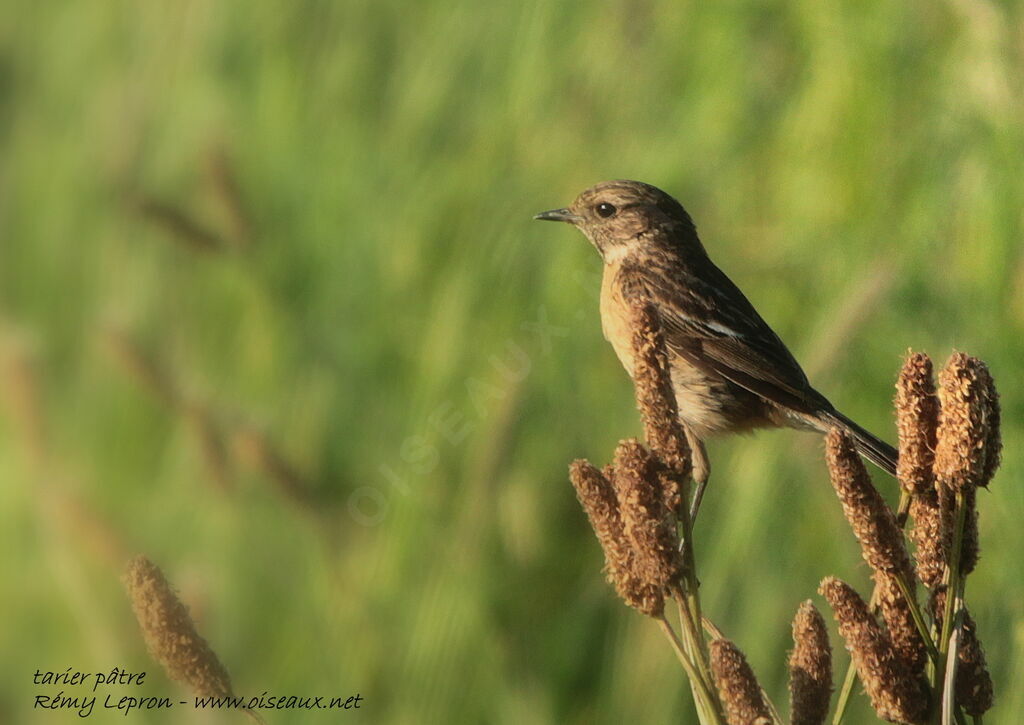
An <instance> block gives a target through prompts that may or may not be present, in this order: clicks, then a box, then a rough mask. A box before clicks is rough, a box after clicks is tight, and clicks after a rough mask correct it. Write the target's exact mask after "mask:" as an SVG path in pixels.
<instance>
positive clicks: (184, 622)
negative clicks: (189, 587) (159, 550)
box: [124, 556, 232, 696]
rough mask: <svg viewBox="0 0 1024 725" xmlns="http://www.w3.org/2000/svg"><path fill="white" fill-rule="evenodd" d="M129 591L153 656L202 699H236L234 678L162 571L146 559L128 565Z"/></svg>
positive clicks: (139, 559) (127, 582)
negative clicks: (208, 697) (197, 628)
mask: <svg viewBox="0 0 1024 725" xmlns="http://www.w3.org/2000/svg"><path fill="white" fill-rule="evenodd" d="M124 584H125V589H126V590H127V591H128V596H129V597H130V598H131V601H132V609H133V610H134V612H135V618H136V619H137V620H138V622H139V628H140V629H141V630H142V637H143V639H145V641H146V647H147V649H149V654H150V656H151V657H152V658H153V659H154V660H156V662H158V663H159V664H160V665H161V666H162V667H163V668H164V670H165V671H166V672H167V675H168V677H170V678H171V679H173V680H177V681H178V682H181V683H183V684H185V685H187V686H188V687H190V688H191V689H192V691H193V692H195V694H197V695H201V696H228V695H231V694H232V691H231V678H230V677H229V676H228V672H227V670H226V669H224V665H222V664H221V663H220V660H218V659H217V655H216V654H215V653H214V651H213V650H212V649H210V645H209V644H207V643H206V640H205V639H203V638H202V637H200V636H199V633H198V632H196V628H195V624H194V623H193V622H192V618H191V617H190V616H189V613H188V610H187V609H186V608H185V605H184V604H182V603H181V601H180V600H179V599H178V597H177V595H175V593H174V591H173V590H172V589H171V585H170V584H168V583H167V579H165V578H164V575H163V572H162V571H160V568H159V567H158V566H157V565H156V564H154V563H153V562H151V561H150V560H149V559H147V558H146V557H144V556H138V557H136V558H135V559H133V560H132V561H131V563H129V564H128V569H127V571H126V572H125V576H124Z"/></svg>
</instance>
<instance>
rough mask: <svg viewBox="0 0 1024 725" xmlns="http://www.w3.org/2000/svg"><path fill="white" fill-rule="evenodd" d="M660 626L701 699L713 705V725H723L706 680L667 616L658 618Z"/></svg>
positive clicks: (710, 710)
mask: <svg viewBox="0 0 1024 725" xmlns="http://www.w3.org/2000/svg"><path fill="white" fill-rule="evenodd" d="M658 625H659V626H660V627H661V631H662V632H664V633H665V636H666V637H667V638H668V640H669V642H670V643H671V644H672V649H673V650H675V653H676V657H677V658H678V659H679V662H680V664H682V666H683V669H684V670H686V674H687V676H688V677H689V678H690V683H691V684H692V685H693V686H694V687H695V688H696V689H697V691H698V692H699V699H700V700H703V701H704V702H706V703H708V704H709V705H711V707H709V708H708V716H709V717H710V719H711V723H712V724H713V725H723V721H722V716H721V715H720V714H719V713H718V710H717V708H716V707H714V703H715V702H716V700H715V698H714V696H713V695H712V694H711V691H710V690H709V689H708V686H707V684H706V683H705V682H704V679H703V678H702V677H701V676H700V674H699V672H698V671H697V668H696V666H695V665H694V663H693V662H691V661H690V658H689V657H687V656H686V652H684V650H683V643H682V642H680V641H679V637H678V636H677V635H676V633H675V630H673V629H672V626H671V625H670V624H669V623H668V620H667V619H665V615H662V616H660V617H658Z"/></svg>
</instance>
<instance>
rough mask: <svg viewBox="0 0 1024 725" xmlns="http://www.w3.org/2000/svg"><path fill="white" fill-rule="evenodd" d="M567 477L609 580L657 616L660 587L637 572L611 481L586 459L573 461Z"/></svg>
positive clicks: (633, 604) (625, 597) (641, 608)
mask: <svg viewBox="0 0 1024 725" xmlns="http://www.w3.org/2000/svg"><path fill="white" fill-rule="evenodd" d="M569 478H570V479H571V480H572V484H573V486H574V487H575V489H576V496H577V497H578V498H579V501H580V504H581V505H582V506H583V510H584V511H586V513H587V518H588V519H590V525H591V527H593V529H594V533H595V534H596V535H597V540H598V541H599V542H601V549H602V550H603V551H604V560H605V571H606V572H607V575H608V581H610V582H611V584H612V585H613V586H614V587H615V591H616V592H618V594H619V596H620V597H622V599H623V601H625V602H626V604H628V605H629V606H631V607H633V608H634V609H636V610H638V611H640V612H642V613H643V614H646V615H648V616H651V617H656V616H659V615H660V614H661V613H662V611H663V610H664V596H663V594H662V589H661V587H657V586H652V585H651V584H649V583H646V582H644V581H643V580H642V579H641V578H640V577H639V576H638V575H637V574H636V571H635V570H636V565H635V561H634V556H633V550H632V548H631V546H630V544H629V542H628V541H627V539H626V533H625V530H624V528H623V525H622V519H621V517H620V516H619V506H618V501H617V500H616V497H615V491H614V489H613V488H612V484H611V483H610V482H609V481H608V479H607V477H606V476H605V474H603V473H601V471H599V470H598V469H597V468H595V467H594V466H593V465H591V464H590V463H589V462H588V461H585V460H578V461H573V463H572V466H570V467H569Z"/></svg>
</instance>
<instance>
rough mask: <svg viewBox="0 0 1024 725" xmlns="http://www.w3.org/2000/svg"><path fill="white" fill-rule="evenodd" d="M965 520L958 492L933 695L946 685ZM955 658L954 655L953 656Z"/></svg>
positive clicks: (938, 713) (939, 709) (938, 716)
mask: <svg viewBox="0 0 1024 725" xmlns="http://www.w3.org/2000/svg"><path fill="white" fill-rule="evenodd" d="M966 520H967V507H966V506H965V505H964V495H963V494H962V493H960V492H959V491H957V492H956V523H955V524H954V527H953V548H952V551H951V552H950V554H949V567H948V569H947V570H946V577H945V582H944V583H945V585H946V601H945V606H944V607H943V612H942V633H941V634H940V636H939V642H938V648H939V659H938V661H937V662H936V664H935V672H934V675H933V682H932V691H933V692H935V693H942V692H943V691H944V689H945V683H946V668H947V664H946V660H947V659H948V655H949V651H950V648H949V644H950V638H951V637H952V635H953V624H954V623H953V613H954V611H955V605H956V601H957V599H958V598H959V593H960V590H961V586H962V583H961V581H960V554H961V550H962V549H963V545H964V542H963V538H964V523H965V522H966ZM954 656H955V655H954ZM942 711H943V708H942V707H937V708H935V710H934V716H933V721H934V722H935V723H940V722H941V721H942V719H943V718H942ZM953 711H954V712H956V713H957V715H959V714H960V709H959V708H953Z"/></svg>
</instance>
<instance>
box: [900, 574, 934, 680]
mask: <svg viewBox="0 0 1024 725" xmlns="http://www.w3.org/2000/svg"><path fill="white" fill-rule="evenodd" d="M896 584H897V585H898V586H899V588H900V593H901V594H903V598H904V599H905V600H906V602H907V607H908V608H909V609H910V616H911V617H912V618H913V620H914V626H915V627H917V632H918V634H920V635H921V640H922V641H923V642H924V647H925V649H926V650H928V657H930V658H931V660H932V662H938V661H939V651H938V649H936V647H935V642H934V641H933V640H932V634H931V632H930V631H929V630H928V623H927V622H925V621H924V615H923V614H921V609H920V607H918V606H917V600H916V598H915V597H914V596H913V592H912V590H911V588H910V582H908V581H907V579H906V577H905V576H904V575H903V574H897V575H896Z"/></svg>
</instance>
